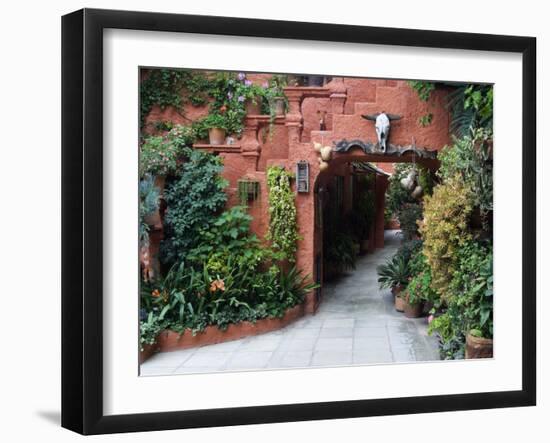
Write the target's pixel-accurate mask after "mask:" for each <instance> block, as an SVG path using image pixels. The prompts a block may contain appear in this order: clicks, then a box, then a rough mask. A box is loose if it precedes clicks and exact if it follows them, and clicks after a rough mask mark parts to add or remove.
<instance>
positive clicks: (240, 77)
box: [237, 72, 246, 81]
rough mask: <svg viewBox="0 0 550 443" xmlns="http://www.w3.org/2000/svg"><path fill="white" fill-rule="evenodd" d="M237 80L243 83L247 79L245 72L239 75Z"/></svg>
mask: <svg viewBox="0 0 550 443" xmlns="http://www.w3.org/2000/svg"><path fill="white" fill-rule="evenodd" d="M237 78H238V79H239V80H240V81H243V80H244V79H245V78H246V74H245V73H244V72H239V74H238V75H237Z"/></svg>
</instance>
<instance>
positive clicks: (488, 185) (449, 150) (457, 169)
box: [438, 129, 493, 212]
mask: <svg viewBox="0 0 550 443" xmlns="http://www.w3.org/2000/svg"><path fill="white" fill-rule="evenodd" d="M492 137H493V135H492V133H491V132H490V131H488V130H485V129H476V130H474V129H472V130H471V131H470V133H469V135H466V136H464V137H462V138H456V137H454V138H453V145H452V146H446V147H445V148H443V150H441V152H439V154H438V158H439V160H440V161H441V166H440V168H439V171H438V176H439V177H440V178H441V180H447V179H449V178H450V177H453V176H455V175H456V174H460V175H461V176H462V178H463V180H464V181H465V182H466V183H467V185H468V186H469V187H470V188H471V190H472V192H473V197H474V205H475V206H478V207H479V208H480V209H481V210H482V211H484V212H487V211H490V210H492V209H493V160H492V157H491V153H490V150H491V148H490V143H491V141H492Z"/></svg>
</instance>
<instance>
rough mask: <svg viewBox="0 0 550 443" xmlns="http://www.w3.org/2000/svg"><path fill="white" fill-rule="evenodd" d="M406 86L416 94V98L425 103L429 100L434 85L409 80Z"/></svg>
mask: <svg viewBox="0 0 550 443" xmlns="http://www.w3.org/2000/svg"><path fill="white" fill-rule="evenodd" d="M407 84H408V85H409V86H410V87H411V88H412V89H413V90H414V91H415V92H416V93H417V94H418V98H419V99H420V100H422V101H423V102H427V101H428V100H429V99H430V95H431V94H432V91H434V90H435V83H431V82H425V81H414V80H410V81H408V82H407Z"/></svg>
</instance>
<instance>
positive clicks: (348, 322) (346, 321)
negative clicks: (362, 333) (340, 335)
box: [323, 318, 355, 328]
mask: <svg viewBox="0 0 550 443" xmlns="http://www.w3.org/2000/svg"><path fill="white" fill-rule="evenodd" d="M354 324H355V320H354V319H353V318H328V319H326V320H325V322H324V323H323V328H352V327H353V326H354Z"/></svg>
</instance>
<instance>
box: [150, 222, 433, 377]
mask: <svg viewBox="0 0 550 443" xmlns="http://www.w3.org/2000/svg"><path fill="white" fill-rule="evenodd" d="M399 243H400V233H399V232H398V231H386V247H385V248H384V249H381V250H378V251H376V252H375V253H373V254H369V255H366V256H364V257H360V258H359V260H358V262H357V268H356V270H355V271H353V272H351V273H349V274H348V275H345V276H344V277H342V278H340V279H339V280H338V281H336V282H334V283H331V284H328V285H325V286H324V288H323V299H322V301H321V305H320V307H319V309H318V311H317V313H316V314H315V315H310V316H307V317H304V318H302V319H300V320H298V321H296V322H294V323H293V324H291V325H289V326H287V327H286V328H284V329H281V330H279V331H274V332H270V333H266V334H263V335H258V336H254V337H247V338H244V339H240V340H235V341H231V342H226V343H221V344H216V345H210V346H204V347H201V348H195V349H187V350H182V351H173V352H163V353H158V354H155V355H154V356H153V357H151V358H150V359H149V360H147V361H146V362H145V363H143V364H142V365H141V368H140V374H141V375H167V374H184V373H197V372H219V371H235V370H253V369H276V368H304V367H314V366H316V367H319V366H347V365H351V364H376V363H392V362H411V361H432V360H439V352H438V345H437V340H436V339H435V338H434V337H430V336H428V335H427V325H426V319H425V318H418V319H408V318H406V317H405V316H404V315H403V314H402V313H398V312H396V311H395V309H394V307H393V297H392V295H391V293H390V291H389V290H384V291H380V290H379V289H378V283H377V275H376V267H377V266H378V265H379V264H381V263H383V262H385V260H386V259H387V258H389V257H391V255H392V254H393V253H394V252H395V250H396V249H397V248H398V246H399Z"/></svg>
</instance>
